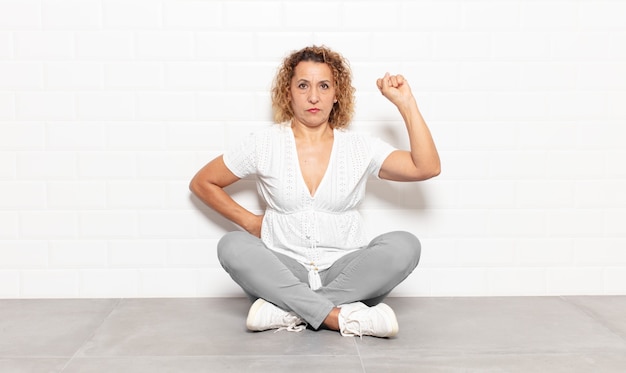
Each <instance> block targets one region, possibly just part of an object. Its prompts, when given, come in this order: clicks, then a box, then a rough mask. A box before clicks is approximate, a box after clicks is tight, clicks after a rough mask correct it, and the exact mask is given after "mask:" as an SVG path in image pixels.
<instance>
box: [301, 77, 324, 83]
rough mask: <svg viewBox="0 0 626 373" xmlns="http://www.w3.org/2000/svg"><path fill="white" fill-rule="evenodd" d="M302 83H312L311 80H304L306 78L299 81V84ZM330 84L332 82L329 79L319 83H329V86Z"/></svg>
mask: <svg viewBox="0 0 626 373" xmlns="http://www.w3.org/2000/svg"><path fill="white" fill-rule="evenodd" d="M300 82H305V83H311V82H310V81H309V80H307V79H304V78H302V79H298V83H300ZM330 82H331V81H330V80H327V79H324V80H320V81H319V83H328V84H330Z"/></svg>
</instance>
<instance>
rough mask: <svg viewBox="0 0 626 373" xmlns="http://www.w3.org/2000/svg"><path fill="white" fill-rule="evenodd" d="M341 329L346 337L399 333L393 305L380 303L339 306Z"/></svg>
mask: <svg viewBox="0 0 626 373" xmlns="http://www.w3.org/2000/svg"><path fill="white" fill-rule="evenodd" d="M339 308H340V311H339V331H340V332H341V335H343V336H344V337H352V336H355V335H358V336H359V337H363V336H364V335H369V336H372V337H383V338H384V337H393V336H395V335H396V334H398V329H399V327H398V320H397V319H396V314H395V313H394V312H393V310H392V309H391V307H389V306H388V305H386V304H384V303H379V304H377V305H376V306H374V307H368V306H366V305H365V304H363V303H361V302H356V303H350V304H345V305H342V306H339Z"/></svg>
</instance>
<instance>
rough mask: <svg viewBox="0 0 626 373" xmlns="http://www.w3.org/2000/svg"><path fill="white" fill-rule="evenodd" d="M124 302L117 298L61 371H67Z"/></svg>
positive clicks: (61, 372)
mask: <svg viewBox="0 0 626 373" xmlns="http://www.w3.org/2000/svg"><path fill="white" fill-rule="evenodd" d="M121 302H122V300H121V299H115V303H114V304H113V307H111V309H110V310H109V312H108V313H107V314H106V316H104V317H103V318H102V322H101V323H100V324H99V325H98V326H96V327H95V328H93V331H92V332H91V333H90V334H89V335H87V336H86V337H85V339H84V340H83V342H82V343H81V344H80V345H79V346H78V348H77V349H76V351H74V353H73V354H72V356H70V358H69V359H68V360H67V362H66V363H65V364H64V365H63V368H61V371H60V372H59V373H63V372H65V370H66V369H67V367H68V366H69V365H70V364H71V363H72V361H74V359H75V358H76V356H77V355H78V354H79V353H80V352H81V351H82V349H83V348H84V347H85V345H86V344H87V343H88V342H89V341H90V340H91V339H92V338H93V337H94V336H95V335H96V333H97V332H98V330H99V329H100V328H102V325H104V323H105V322H106V321H107V319H108V318H109V317H110V316H111V314H112V313H113V312H114V311H115V310H116V309H117V307H119V305H120V303H121Z"/></svg>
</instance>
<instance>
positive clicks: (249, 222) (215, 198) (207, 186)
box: [189, 156, 263, 237]
mask: <svg viewBox="0 0 626 373" xmlns="http://www.w3.org/2000/svg"><path fill="white" fill-rule="evenodd" d="M238 180H240V179H239V178H238V177H237V176H236V175H235V174H233V173H232V172H231V171H230V170H229V169H228V167H226V165H225V164H224V159H223V157H222V156H219V157H217V158H215V159H214V160H212V161H211V162H209V163H208V164H207V165H206V166H204V167H202V168H201V169H200V171H198V173H196V175H195V176H194V177H193V179H191V182H190V183H189V189H190V190H191V191H192V192H193V194H195V195H196V196H197V197H198V198H199V199H200V200H201V201H202V202H204V203H205V204H206V205H207V206H209V207H211V208H212V209H213V210H215V211H217V212H218V213H220V214H221V215H222V216H224V217H225V218H226V219H228V220H230V221H232V222H233V223H235V224H237V225H239V226H240V227H242V228H243V229H245V230H246V231H248V232H250V233H251V234H253V235H255V236H257V237H260V235H261V222H262V220H263V216H259V215H255V214H253V213H252V212H250V211H248V210H247V209H245V208H244V207H243V206H241V205H240V204H238V203H237V202H235V200H233V199H232V197H231V196H230V195H229V194H228V193H226V191H224V188H225V187H227V186H229V185H231V184H233V183H234V182H236V181H238Z"/></svg>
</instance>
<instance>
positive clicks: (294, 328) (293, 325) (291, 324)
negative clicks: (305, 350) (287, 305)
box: [274, 314, 308, 333]
mask: <svg viewBox="0 0 626 373" xmlns="http://www.w3.org/2000/svg"><path fill="white" fill-rule="evenodd" d="M284 321H285V324H287V325H286V326H281V327H280V328H278V329H276V330H275V331H274V333H278V332H279V331H281V330H286V331H288V332H301V331H303V330H304V329H306V327H307V325H308V324H307V323H306V322H304V324H298V322H303V321H302V320H301V319H300V318H299V317H297V316H295V315H291V314H290V315H287V316H285V320H284Z"/></svg>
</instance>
